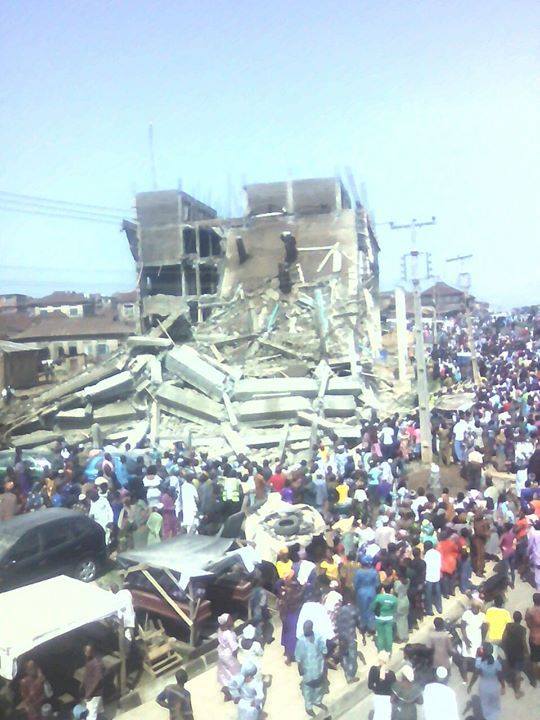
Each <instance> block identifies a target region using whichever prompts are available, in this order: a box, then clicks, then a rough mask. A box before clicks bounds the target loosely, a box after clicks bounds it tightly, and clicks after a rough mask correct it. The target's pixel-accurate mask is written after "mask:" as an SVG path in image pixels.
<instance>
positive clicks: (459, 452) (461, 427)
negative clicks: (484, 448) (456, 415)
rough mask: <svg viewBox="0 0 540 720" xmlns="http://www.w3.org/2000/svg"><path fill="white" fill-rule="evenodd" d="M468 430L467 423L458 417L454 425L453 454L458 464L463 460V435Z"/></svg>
mask: <svg viewBox="0 0 540 720" xmlns="http://www.w3.org/2000/svg"><path fill="white" fill-rule="evenodd" d="M468 430H469V424H468V422H467V421H466V420H465V419H464V418H462V417H460V419H459V420H458V421H457V423H456V424H455V425H454V429H453V432H454V452H455V454H456V458H457V461H458V462H462V460H463V452H464V449H465V433H466V432H468Z"/></svg>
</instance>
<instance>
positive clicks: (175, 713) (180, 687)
mask: <svg viewBox="0 0 540 720" xmlns="http://www.w3.org/2000/svg"><path fill="white" fill-rule="evenodd" d="M174 677H175V679H176V682H175V683H174V684H173V685H166V686H165V687H164V688H163V690H162V691H161V692H160V693H159V695H158V696H157V698H156V702H157V704H158V705H161V707H163V708H166V709H167V710H168V711H169V720H193V708H192V706H191V693H190V692H189V690H186V688H185V684H186V682H187V679H188V676H187V673H186V671H185V670H184V669H183V668H181V669H180V670H178V671H177V672H176V673H175V676H174Z"/></svg>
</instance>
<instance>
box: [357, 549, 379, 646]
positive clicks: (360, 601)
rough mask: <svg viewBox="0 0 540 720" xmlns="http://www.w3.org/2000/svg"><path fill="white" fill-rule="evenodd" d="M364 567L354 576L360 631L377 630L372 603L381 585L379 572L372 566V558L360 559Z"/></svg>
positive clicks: (363, 632)
mask: <svg viewBox="0 0 540 720" xmlns="http://www.w3.org/2000/svg"><path fill="white" fill-rule="evenodd" d="M360 562H361V564H362V567H361V568H360V569H359V570H358V571H357V572H356V575H355V578H354V590H355V593H356V605H357V607H358V611H359V613H360V632H361V633H362V634H363V635H364V634H365V633H366V632H374V631H375V614H374V613H373V611H372V610H371V609H370V606H371V603H372V602H373V599H374V598H375V595H376V594H377V587H378V585H379V573H378V572H377V571H376V570H375V568H374V567H372V561H371V559H370V558H367V557H363V558H361V559H360Z"/></svg>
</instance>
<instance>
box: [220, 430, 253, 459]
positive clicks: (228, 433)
mask: <svg viewBox="0 0 540 720" xmlns="http://www.w3.org/2000/svg"><path fill="white" fill-rule="evenodd" d="M221 431H222V433H223V437H224V438H225V440H226V441H227V442H228V443H229V445H230V446H231V448H232V449H233V450H234V453H235V455H247V453H248V452H249V448H248V447H247V445H246V444H245V443H244V440H243V438H242V436H241V435H240V433H238V432H236V430H233V428H232V427H231V426H230V425H229V423H223V424H222V425H221Z"/></svg>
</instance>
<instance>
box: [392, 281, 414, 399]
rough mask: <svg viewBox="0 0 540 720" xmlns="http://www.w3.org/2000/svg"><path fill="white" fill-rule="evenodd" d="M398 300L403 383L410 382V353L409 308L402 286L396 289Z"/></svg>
mask: <svg viewBox="0 0 540 720" xmlns="http://www.w3.org/2000/svg"><path fill="white" fill-rule="evenodd" d="M394 294H395V301H396V336H397V360H398V371H399V379H400V381H401V382H402V383H407V385H410V382H409V375H408V372H407V371H408V366H409V353H408V349H407V309H406V304H405V290H404V289H403V288H402V287H396V289H395V292H394Z"/></svg>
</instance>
